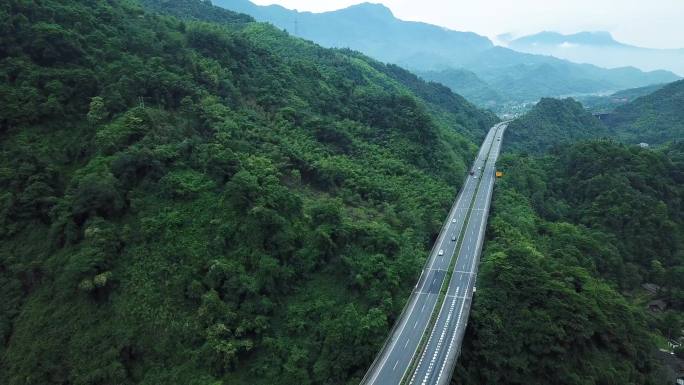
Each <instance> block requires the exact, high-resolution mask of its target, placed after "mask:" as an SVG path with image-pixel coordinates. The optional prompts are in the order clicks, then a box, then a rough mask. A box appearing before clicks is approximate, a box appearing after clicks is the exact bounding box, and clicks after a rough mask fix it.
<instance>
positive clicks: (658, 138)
mask: <svg viewBox="0 0 684 385" xmlns="http://www.w3.org/2000/svg"><path fill="white" fill-rule="evenodd" d="M605 123H606V124H607V125H608V126H609V127H611V128H612V129H613V130H615V131H616V132H617V133H618V135H620V136H621V137H622V138H623V139H624V140H626V141H628V142H634V143H637V142H646V143H651V144H661V143H664V142H668V141H671V140H681V139H682V138H684V80H680V81H678V82H674V83H671V84H668V85H666V86H664V87H662V88H661V89H659V90H657V91H655V92H654V93H652V94H649V95H646V96H642V97H640V98H637V99H636V100H634V101H633V102H631V103H628V104H625V105H624V106H620V107H618V108H616V109H615V112H614V113H612V114H610V115H608V116H607V117H606V118H605Z"/></svg>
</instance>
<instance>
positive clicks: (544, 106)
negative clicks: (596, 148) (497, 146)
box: [503, 98, 610, 153]
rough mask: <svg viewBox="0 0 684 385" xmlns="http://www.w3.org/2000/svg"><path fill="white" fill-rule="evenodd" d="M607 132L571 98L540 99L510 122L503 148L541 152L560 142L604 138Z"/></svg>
mask: <svg viewBox="0 0 684 385" xmlns="http://www.w3.org/2000/svg"><path fill="white" fill-rule="evenodd" d="M609 135H610V131H609V130H608V129H607V128H606V127H605V126H604V125H603V124H602V123H601V121H599V120H598V119H597V118H595V117H594V116H592V115H591V113H589V112H588V111H586V110H585V109H584V107H583V106H582V105H581V104H580V103H578V102H576V101H574V100H573V99H570V98H568V99H563V100H560V99H551V98H543V99H542V100H540V101H539V103H537V104H536V105H535V106H534V107H533V108H532V110H530V111H529V112H528V113H527V114H525V115H523V116H522V117H520V118H518V119H516V120H514V121H512V122H511V124H509V126H508V129H507V130H506V140H505V141H504V146H503V148H504V151H526V152H530V153H543V152H545V151H547V150H549V149H550V148H551V147H553V146H555V145H559V144H568V143H572V142H575V141H577V140H581V139H588V138H599V137H607V136H609Z"/></svg>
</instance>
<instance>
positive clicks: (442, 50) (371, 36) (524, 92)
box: [215, 0, 678, 105]
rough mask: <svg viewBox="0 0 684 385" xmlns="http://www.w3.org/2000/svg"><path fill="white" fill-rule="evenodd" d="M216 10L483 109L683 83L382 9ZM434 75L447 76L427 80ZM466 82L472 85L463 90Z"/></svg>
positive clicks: (219, 1) (233, 5) (232, 3)
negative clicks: (407, 75) (410, 75)
mask: <svg viewBox="0 0 684 385" xmlns="http://www.w3.org/2000/svg"><path fill="white" fill-rule="evenodd" d="M215 4H216V5H218V6H221V7H224V8H227V9H230V10H233V11H237V12H242V13H246V14H249V15H251V16H253V17H254V18H255V19H256V20H258V21H266V22H270V23H272V24H274V25H275V26H277V27H279V28H281V29H285V30H287V31H288V32H290V33H291V34H293V35H296V36H299V37H302V38H305V39H309V40H312V41H314V42H316V43H318V44H321V45H323V46H326V47H338V48H351V49H354V50H358V51H360V52H362V53H364V54H367V55H369V56H372V57H374V58H376V59H378V60H381V61H385V62H389V63H394V64H398V65H401V66H403V67H405V68H408V69H410V70H413V71H414V72H420V73H421V74H423V75H424V76H425V77H426V78H427V79H436V78H437V77H438V78H439V79H440V80H439V81H440V82H442V83H444V84H447V85H448V86H450V87H451V88H452V90H453V91H455V92H463V93H464V94H466V95H468V96H469V97H471V100H473V101H474V102H476V103H479V104H480V105H488V104H489V102H490V101H491V100H493V99H492V96H493V95H499V96H500V97H502V98H504V99H505V100H507V101H536V100H537V99H539V98H540V97H543V96H565V95H576V94H586V93H597V92H608V91H617V90H620V89H624V88H634V87H641V86H646V85H650V84H654V83H665V82H671V81H674V80H677V79H678V77H677V76H676V75H674V74H673V73H671V72H667V71H654V72H642V71H640V70H638V69H636V68H619V69H612V70H608V69H604V68H599V67H596V66H593V65H580V64H575V63H571V62H568V61H566V60H561V59H558V58H555V57H551V56H543V55H532V54H526V53H521V52H517V51H514V50H512V49H508V48H504V47H499V46H495V45H494V44H493V43H492V42H491V41H490V40H489V39H488V38H486V37H483V36H479V35H477V34H475V33H471V32H459V31H453V30H449V29H446V28H443V27H439V26H435V25H430V24H426V23H419V22H410V21H403V20H399V19H397V18H396V17H394V15H393V14H392V12H391V11H390V10H389V9H388V8H386V7H385V6H383V5H380V4H369V3H363V4H358V5H354V6H351V7H348V8H345V9H341V10H337V11H332V12H323V13H311V12H297V11H294V10H289V9H286V8H283V7H281V6H278V5H271V6H258V5H255V4H253V3H251V2H249V1H247V0H216V1H215ZM451 69H465V70H467V71H470V72H471V73H473V74H475V75H476V77H477V78H478V79H479V80H481V81H483V82H484V83H485V84H486V86H483V85H480V86H476V87H474V88H471V87H470V85H471V84H470V83H472V82H473V78H472V76H470V75H468V76H470V80H468V79H466V78H465V77H464V76H465V75H464V74H465V73H464V72H458V71H457V72H448V71H447V72H443V71H445V70H451ZM428 71H429V72H434V71H437V72H441V73H437V74H426V72H428ZM451 75H453V78H452V76H451ZM463 82H466V83H467V82H470V83H467V84H466V85H467V86H465V87H464V84H463ZM491 91H493V93H492V92H491ZM499 102H500V100H497V103H499Z"/></svg>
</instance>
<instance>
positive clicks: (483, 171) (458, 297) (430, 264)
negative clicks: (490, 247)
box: [361, 123, 506, 385]
mask: <svg viewBox="0 0 684 385" xmlns="http://www.w3.org/2000/svg"><path fill="white" fill-rule="evenodd" d="M505 128H506V123H499V124H497V125H495V126H494V127H492V128H491V129H490V130H489V132H488V133H487V136H486V137H485V140H484V142H483V144H482V146H481V147H480V151H479V153H478V155H477V157H476V159H475V161H474V163H473V166H472V170H473V171H474V172H475V175H473V176H471V175H468V176H467V177H466V179H465V182H464V184H463V187H462V189H461V191H460V193H459V194H458V196H457V197H456V200H455V202H454V204H453V205H452V207H451V210H450V212H449V215H448V216H447V218H446V220H445V222H444V225H443V226H442V230H441V231H440V233H439V236H438V237H437V241H436V242H435V245H434V246H433V249H432V251H431V252H430V255H429V258H428V259H427V261H426V263H425V266H424V268H423V271H422V273H421V275H420V278H419V279H418V283H417V284H416V285H415V287H414V289H413V291H412V293H411V296H410V297H409V300H408V301H407V303H406V305H405V307H404V310H403V312H402V313H401V315H400V316H399V318H398V319H397V321H396V322H395V325H394V327H393V328H392V330H391V331H390V334H389V336H388V338H387V340H386V342H385V344H384V345H383V347H382V349H381V351H380V353H379V354H378V355H377V357H376V359H375V361H374V362H373V364H372V365H371V367H370V368H369V369H368V371H367V373H366V375H365V376H364V378H363V380H362V382H361V384H364V385H366V384H368V385H399V384H400V383H402V380H404V383H408V382H409V379H410V382H411V383H416V384H437V383H446V382H448V381H449V379H450V377H451V371H452V370H453V363H455V359H456V356H457V352H458V351H459V349H460V344H461V340H462V339H463V333H464V331H465V325H466V320H467V318H468V313H469V311H470V299H471V298H472V291H473V288H474V285H475V276H476V273H477V264H478V261H479V254H480V250H481V247H482V242H483V239H484V231H485V224H486V219H487V214H488V211H489V202H490V200H491V194H492V189H493V187H494V179H495V176H494V173H495V167H494V162H495V161H496V159H497V157H498V154H499V150H500V147H501V141H500V140H497V138H499V137H501V135H502V134H503V131H504V130H505ZM454 256H457V258H456V260H455V263H454ZM452 265H453V273H452V275H451V279H450V280H449V282H448V287H447V291H446V297H444V301H443V302H442V304H441V306H440V307H439V308H437V304H438V302H439V297H440V290H441V289H442V287H443V285H444V284H445V280H446V279H447V277H448V271H449V269H450V267H452ZM436 311H438V313H435V312H436ZM433 315H435V316H436V317H437V318H436V322H434V316H433ZM431 320H432V321H433V323H434V325H433V327H431V328H430V326H431ZM428 329H429V330H428ZM428 333H429V334H428ZM424 336H425V337H424ZM426 338H427V340H426ZM421 341H422V342H423V343H422V344H421ZM426 342H427V344H425V343H426ZM416 365H417V366H416ZM413 368H415V370H410V369H413ZM444 381H446V382H444Z"/></svg>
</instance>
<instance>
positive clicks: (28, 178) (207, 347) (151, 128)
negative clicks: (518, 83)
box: [0, 0, 495, 385]
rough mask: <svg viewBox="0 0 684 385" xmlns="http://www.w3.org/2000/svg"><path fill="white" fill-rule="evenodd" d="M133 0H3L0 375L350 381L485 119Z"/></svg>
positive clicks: (227, 27) (203, 10)
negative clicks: (38, 0) (151, 8)
mask: <svg viewBox="0 0 684 385" xmlns="http://www.w3.org/2000/svg"><path fill="white" fill-rule="evenodd" d="M145 4H146V5H147V6H150V7H153V6H154V7H156V8H154V9H155V10H157V11H160V10H168V11H169V12H172V13H176V14H179V15H183V16H184V17H186V18H187V19H186V20H180V19H177V18H175V17H172V16H163V15H157V14H154V13H151V12H150V11H147V10H145V9H144V8H142V7H141V6H140V5H138V4H137V3H135V2H132V1H119V2H117V1H113V2H102V1H93V0H82V1H56V0H45V1H41V2H25V1H19V0H9V1H5V2H3V3H2V4H0V30H1V31H2V33H1V34H0V57H1V58H2V59H0V116H1V120H0V338H1V341H0V342H1V343H0V383H3V384H11V385H19V384H117V385H120V384H155V385H156V384H209V383H212V384H214V383H221V382H223V383H230V384H298V385H299V384H355V383H357V381H358V379H359V378H360V376H362V375H363V373H364V371H365V370H366V369H367V367H368V365H369V363H370V362H371V361H372V359H373V357H374V355H375V353H376V352H377V350H378V348H379V346H380V344H381V342H382V341H383V340H384V338H385V337H386V332H387V330H388V328H389V327H390V325H391V324H392V323H393V321H394V317H395V316H396V315H397V313H398V311H399V310H400V309H401V307H402V305H403V301H404V300H405V298H406V297H407V294H408V290H410V287H411V286H410V285H406V282H413V281H414V280H415V278H416V275H417V273H418V272H419V270H420V267H421V265H422V261H423V259H424V257H425V255H426V254H427V249H428V248H429V247H430V246H431V243H432V241H433V237H434V235H435V233H436V232H437V230H438V229H439V227H440V223H441V220H442V219H443V217H444V213H445V212H446V209H447V208H448V207H449V204H450V202H451V200H452V199H453V197H454V194H455V192H456V189H457V188H458V187H459V186H458V185H459V183H460V181H461V179H462V176H463V175H464V173H465V170H466V168H467V165H468V164H469V162H470V159H472V157H473V154H474V152H475V150H476V147H475V145H474V144H473V142H472V141H471V140H469V139H468V138H475V139H479V138H481V137H482V135H483V134H484V132H485V130H486V128H488V127H489V126H490V125H491V124H493V123H494V121H495V117H493V116H492V115H490V114H486V113H483V112H481V111H479V110H477V109H475V108H474V107H472V106H471V105H469V104H468V103H467V102H465V101H464V100H463V99H462V98H460V97H458V96H456V95H453V94H451V93H450V92H449V91H448V90H447V89H446V88H445V87H442V86H438V85H435V84H429V83H425V82H422V81H421V80H419V79H418V78H416V77H415V76H413V75H411V74H409V73H407V72H406V71H404V70H402V69H400V68H398V67H393V66H385V65H383V64H381V63H378V62H376V61H373V60H371V59H369V58H366V57H364V56H362V55H360V54H357V53H354V52H349V51H339V50H329V49H323V48H320V47H318V46H316V45H313V44H312V43H308V42H305V41H302V40H299V39H294V38H291V37H289V36H288V35H287V34H286V33H284V32H282V31H279V30H277V29H275V28H273V27H271V26H268V25H266V24H259V23H254V22H252V21H251V20H250V18H248V17H246V16H244V15H237V14H234V13H231V12H228V11H224V10H217V9H215V8H213V7H211V6H210V5H209V4H208V3H206V2H199V1H197V2H196V1H184V2H169V3H166V2H156V3H155V2H152V1H146V2H145ZM167 6H168V7H170V8H166V7H167ZM201 20H206V21H211V23H208V22H203V21H201Z"/></svg>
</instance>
